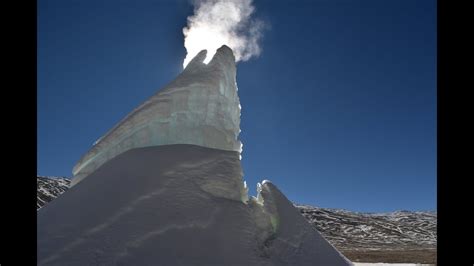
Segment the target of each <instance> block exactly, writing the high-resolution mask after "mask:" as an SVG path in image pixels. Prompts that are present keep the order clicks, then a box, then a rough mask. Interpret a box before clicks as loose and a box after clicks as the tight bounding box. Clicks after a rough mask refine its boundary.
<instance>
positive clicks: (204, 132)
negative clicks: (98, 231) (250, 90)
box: [71, 46, 242, 186]
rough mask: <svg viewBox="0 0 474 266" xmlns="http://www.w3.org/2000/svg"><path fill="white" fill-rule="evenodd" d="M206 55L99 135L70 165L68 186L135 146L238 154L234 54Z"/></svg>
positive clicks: (223, 50)
mask: <svg viewBox="0 0 474 266" xmlns="http://www.w3.org/2000/svg"><path fill="white" fill-rule="evenodd" d="M205 56H206V51H205V50H204V51H201V53H199V54H198V55H197V56H196V57H195V58H194V59H193V60H192V61H191V62H190V63H189V64H188V66H187V67H186V68H185V69H184V70H183V72H182V73H181V74H180V75H179V76H178V77H177V78H176V79H175V80H173V81H172V82H171V83H169V84H168V85H167V86H165V87H164V88H163V89H161V90H159V91H158V92H157V93H156V94H155V95H153V96H152V97H150V98H149V99H148V100H147V101H145V102H144V103H143V104H141V105H140V106H138V107H137V108H136V109H135V110H133V111H132V112H131V113H130V114H128V115H127V116H126V117H125V118H124V119H122V121H120V122H119V123H118V124H117V125H116V126H115V127H113V128H112V129H111V130H110V131H109V132H107V133H106V134H105V135H104V136H102V137H100V138H99V139H98V140H97V141H96V142H95V143H94V145H93V146H92V148H91V149H90V150H89V151H88V152H87V153H86V154H85V155H84V156H83V157H82V158H81V159H80V160H79V162H78V163H77V164H76V165H75V166H74V169H73V174H74V178H73V180H72V183H71V186H74V185H76V184H77V183H78V182H80V181H81V180H82V179H83V178H85V177H86V176H87V175H89V174H90V173H92V172H94V171H95V170H96V169H97V168H99V167H100V166H101V165H102V164H104V163H105V162H107V161H108V160H110V159H112V158H114V157H115V156H117V155H119V154H121V153H123V152H125V151H127V150H130V149H133V148H140V147H150V146H160V145H169V144H193V145H199V146H203V147H209V148H215V149H221V150H229V151H238V152H241V151H242V145H241V142H240V141H239V140H238V135H239V132H240V110H241V106H240V101H239V97H238V94H237V87H236V68H235V58H234V55H233V53H232V50H230V48H228V47H227V46H222V47H221V48H219V49H218V50H217V53H216V54H215V55H214V57H213V59H212V60H211V62H210V63H209V64H204V63H203V60H204V58H205Z"/></svg>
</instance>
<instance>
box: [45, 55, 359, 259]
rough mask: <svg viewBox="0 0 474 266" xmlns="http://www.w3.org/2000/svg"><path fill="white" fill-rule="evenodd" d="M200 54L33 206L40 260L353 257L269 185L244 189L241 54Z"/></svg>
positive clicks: (106, 136) (115, 128)
mask: <svg viewBox="0 0 474 266" xmlns="http://www.w3.org/2000/svg"><path fill="white" fill-rule="evenodd" d="M204 57H205V52H201V53H199V54H198V55H197V56H196V57H195V58H194V59H193V60H192V61H191V62H190V63H189V64H188V66H187V67H186V69H184V71H183V72H182V73H181V74H180V75H179V76H178V77H177V78H176V79H175V80H174V81H173V82H171V83H170V84H169V85H168V86H166V87H165V88H164V89H162V90H160V91H159V92H158V93H157V94H155V95H154V96H152V97H151V98H150V99H149V100H148V101H146V102H145V103H143V104H142V105H140V106H139V107H138V108H136V109H135V110H134V111H133V112H132V113H130V114H129V115H128V116H127V117H125V118H124V119H123V120H122V121H121V122H120V123H119V124H118V125H116V126H115V127H114V128H113V129H111V130H110V131H109V132H108V133H107V134H106V135H105V136H103V137H102V138H100V139H99V140H98V141H97V143H96V144H95V145H94V146H93V147H92V149H91V150H90V151H89V152H87V153H86V154H85V155H84V156H83V158H82V159H81V160H80V161H79V162H78V163H77V165H76V166H75V168H74V174H75V177H74V179H73V180H74V181H73V182H74V183H75V184H76V185H75V186H73V187H72V188H70V189H69V190H68V191H67V192H66V193H63V194H61V196H59V197H58V198H56V199H55V200H53V201H52V202H50V203H49V204H48V205H46V206H45V207H43V208H41V209H40V210H39V211H38V216H37V218H38V219H37V221H38V222H37V247H38V252H37V258H38V263H37V264H38V265H70V266H74V265H78V266H79V265H81V266H82V265H183V266H184V265H197V266H200V265H202V266H214V265H216V266H217V265H219V266H220V265H229V266H240V265H245V266H247V265H261V266H272V265H278V266H280V265H281V266H284V265H285V266H286V265H295V266H296V265H298V266H304V265H322V266H327V265H331V266H339V265H340V266H345V265H350V262H349V261H348V260H347V259H346V258H345V257H344V256H343V255H341V254H340V253H339V252H338V251H337V250H336V249H335V248H334V247H333V246H331V245H330V244H329V243H328V242H327V241H326V240H325V239H324V238H323V237H322V236H321V235H320V234H319V233H318V232H317V231H316V230H315V229H314V228H313V227H312V226H311V225H310V224H309V223H308V222H307V221H306V219H305V218H304V217H303V216H302V215H301V214H300V213H299V211H298V210H297V209H296V208H295V207H294V206H293V204H292V203H291V202H290V201H289V200H288V199H287V198H286V197H285V196H284V195H283V193H281V192H280V191H279V190H278V188H277V187H276V186H275V185H273V184H272V183H271V182H269V181H264V182H262V183H261V184H258V186H257V192H258V195H257V197H250V198H249V197H248V194H247V187H246V186H245V185H244V182H243V180H242V175H243V174H242V168H241V164H240V152H241V146H242V145H241V143H240V141H239V140H238V135H239V132H240V129H239V123H240V104H239V97H238V95H237V87H236V82H235V75H236V68H235V59H234V56H233V53H232V50H231V49H229V48H228V47H227V46H223V47H221V48H220V49H218V50H217V53H216V54H215V55H214V57H213V59H212V60H211V62H210V63H209V64H207V65H206V64H204V63H202V61H203V60H204ZM269 156H270V155H269ZM79 181H80V182H79Z"/></svg>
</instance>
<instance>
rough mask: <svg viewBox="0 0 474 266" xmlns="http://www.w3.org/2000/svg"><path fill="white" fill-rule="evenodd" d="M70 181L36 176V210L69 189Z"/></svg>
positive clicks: (63, 178) (62, 178)
mask: <svg viewBox="0 0 474 266" xmlns="http://www.w3.org/2000/svg"><path fill="white" fill-rule="evenodd" d="M70 182H71V181H70V180H69V179H67V178H65V177H51V176H37V178H36V185H37V186H38V190H37V193H36V196H37V201H36V210H39V209H41V207H43V206H44V205H45V204H46V203H48V202H50V201H51V200H53V199H55V198H56V197H58V196H59V195H61V194H62V193H63V192H65V191H66V190H67V189H68V188H69V184H70Z"/></svg>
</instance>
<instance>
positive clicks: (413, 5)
mask: <svg viewBox="0 0 474 266" xmlns="http://www.w3.org/2000/svg"><path fill="white" fill-rule="evenodd" d="M255 6H256V8H257V10H256V15H257V17H258V18H260V19H262V20H264V21H265V22H266V23H267V25H269V26H270V27H268V29H267V30H266V31H265V35H264V38H263V41H262V47H263V52H262V54H261V55H260V57H258V58H254V59H251V60H250V61H247V62H239V63H238V69H237V83H238V86H239V96H240V100H241V105H242V116H241V119H242V122H241V129H242V133H241V136H240V138H241V140H242V142H243V143H244V151H243V154H242V156H243V158H242V165H243V170H244V179H245V180H246V181H247V184H248V185H249V186H250V193H251V194H255V186H256V182H258V181H261V180H263V179H269V180H271V181H273V183H275V184H276V185H277V186H278V187H279V188H280V189H281V190H282V191H283V192H284V193H285V194H286V196H287V197H288V198H289V199H290V200H292V201H295V202H299V203H306V204H311V205H317V206H322V207H332V208H345V209H350V210H356V211H371V212H376V211H393V210H400V209H405V210H434V209H436V1H431V0H397V1H395V0H394V1H378V0H373V1H372V0H357V1H356V0H351V1H349V0H345V1H343V0H331V1H328V0H320V1H317V0H316V1H289V0H287V1H270V0H266V1H264V0H260V1H258V0H256V1H255ZM191 14H192V6H191V5H190V3H189V2H188V1H185V0H179V1H152V0H142V1H126V0H118V1H117V0H115V1H112V0H101V1H92V0H68V1H64V0H61V1H59V0H55V1H52V0H43V1H39V2H38V20H37V21H38V48H37V51H38V64H37V67H38V73H37V75H38V92H37V95H38V97H37V101H38V122H37V123H38V150H37V157H38V159H37V162H38V174H40V175H54V176H71V175H72V174H71V171H72V167H73V166H74V164H75V163H76V162H77V160H79V158H80V157H81V155H82V154H84V153H85V152H86V151H87V150H88V149H89V148H90V147H91V145H92V143H93V142H94V141H95V140H97V139H98V138H99V137H100V136H102V135H103V134H104V133H105V132H107V131H108V129H110V128H111V127H113V126H114V125H115V124H116V123H117V122H118V121H119V120H120V119H121V118H123V117H124V116H125V115H126V114H127V113H129V112H130V111H131V110H132V109H133V108H135V107H136V106H138V105H139V104H141V103H142V102H143V101H144V100H146V99H147V98H148V97H150V96H151V95H153V94H154V93H155V92H156V91H157V90H158V89H160V88H162V87H163V86H164V85H166V84H167V83H168V82H169V81H171V80H172V79H174V77H176V76H177V75H178V74H179V73H180V71H181V70H182V63H183V59H184V57H185V55H186V50H185V48H184V46H183V35H182V28H183V27H184V26H186V17H187V16H189V15H191Z"/></svg>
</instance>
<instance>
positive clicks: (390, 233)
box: [296, 205, 437, 250]
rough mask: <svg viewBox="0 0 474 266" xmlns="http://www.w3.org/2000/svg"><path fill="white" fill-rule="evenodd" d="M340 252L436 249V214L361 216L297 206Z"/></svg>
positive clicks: (407, 212)
mask: <svg viewBox="0 0 474 266" xmlns="http://www.w3.org/2000/svg"><path fill="white" fill-rule="evenodd" d="M296 206H297V207H298V209H299V210H300V212H301V214H303V216H304V217H306V219H307V220H308V221H309V222H310V223H311V224H312V225H313V226H314V227H315V228H316V229H317V230H318V231H319V232H321V233H322V234H323V235H324V237H325V238H326V239H327V240H328V241H329V242H331V243H332V244H333V245H334V246H336V247H337V248H339V249H341V250H347V249H351V250H354V249H363V250H381V249H383V250H390V249H435V248H436V241H437V237H436V217H437V215H436V212H412V211H396V212H389V213H358V212H351V211H346V210H340V209H326V208H318V207H313V206H305V205H296Z"/></svg>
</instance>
